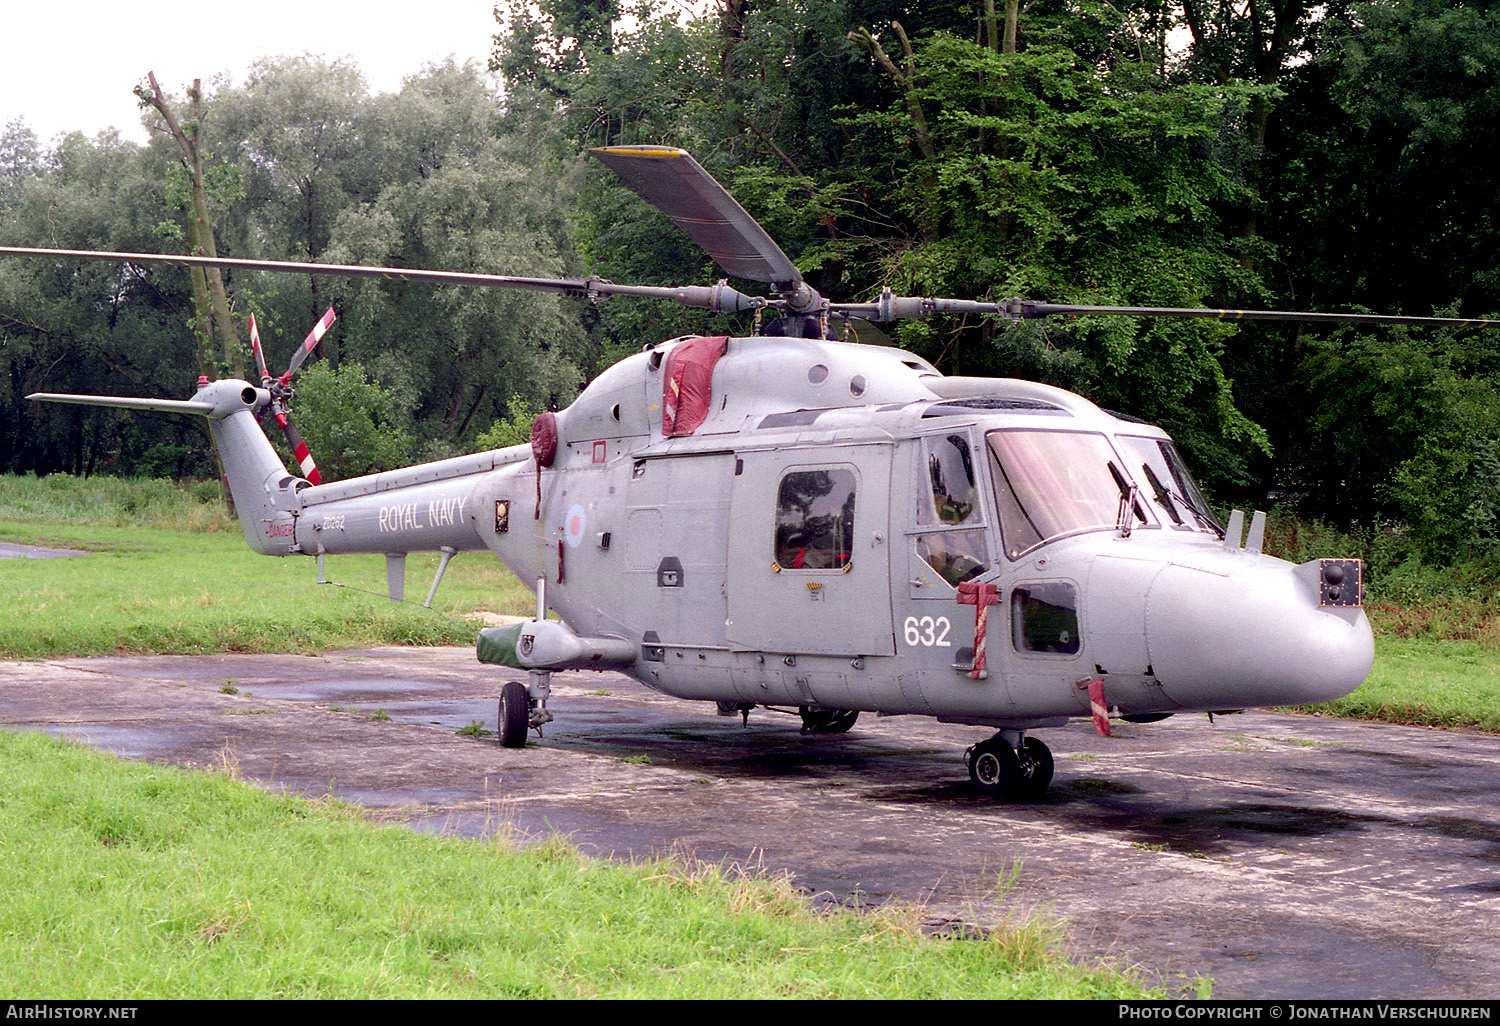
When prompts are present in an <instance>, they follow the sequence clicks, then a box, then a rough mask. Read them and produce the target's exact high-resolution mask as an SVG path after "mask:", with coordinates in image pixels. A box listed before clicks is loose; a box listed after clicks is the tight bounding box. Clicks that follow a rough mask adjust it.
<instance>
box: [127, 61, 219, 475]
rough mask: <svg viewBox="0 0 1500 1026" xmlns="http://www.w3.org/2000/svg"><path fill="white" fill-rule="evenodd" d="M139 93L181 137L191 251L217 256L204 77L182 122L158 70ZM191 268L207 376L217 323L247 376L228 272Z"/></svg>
mask: <svg viewBox="0 0 1500 1026" xmlns="http://www.w3.org/2000/svg"><path fill="white" fill-rule="evenodd" d="M136 95H137V96H139V97H140V99H141V103H142V104H144V105H149V106H151V107H154V108H155V109H156V111H157V113H159V114H160V115H161V118H162V123H163V124H164V125H165V128H166V131H167V133H168V134H169V135H170V136H171V137H172V139H173V141H175V142H176V143H177V147H178V150H179V151H180V153H181V157H180V167H181V168H182V170H183V173H184V174H185V175H186V190H185V192H186V195H185V196H184V197H183V199H182V204H183V206H184V208H185V209H186V212H187V251H188V253H190V254H193V255H195V256H207V257H217V256H218V255H219V248H218V244H217V243H216V242H215V241H214V229H213V220H212V217H211V215H210V213H209V194H210V192H211V191H214V190H213V187H212V185H211V184H210V181H209V175H210V165H209V161H208V159H207V157H206V156H205V154H204V150H203V147H202V145H201V143H200V133H201V129H202V125H203V90H202V82H201V80H199V79H194V80H193V86H192V88H191V89H189V90H188V104H189V109H190V111H191V112H192V116H191V118H190V120H188V121H187V122H186V123H185V124H184V123H180V122H179V121H178V119H177V116H176V115H175V114H174V113H173V111H172V108H171V106H170V105H169V104H168V102H167V99H166V96H165V94H164V93H163V92H162V90H161V86H159V85H158V84H157V82H156V73H155V72H148V73H147V75H146V82H144V83H142V84H140V85H137V86H136ZM190 274H191V276H192V281H193V309H194V314H195V320H196V324H195V330H196V335H197V338H198V363H199V370H200V372H201V373H202V374H203V375H204V376H206V377H208V378H217V377H218V376H219V375H218V373H216V368H215V361H214V358H213V329H214V328H216V329H217V330H218V333H219V340H220V352H221V355H222V359H223V363H224V366H225V368H226V369H227V370H228V371H229V373H230V374H231V375H232V376H234V377H237V378H243V377H244V376H245V354H244V350H243V348H242V347H241V344H240V335H239V331H238V330H236V328H235V325H234V318H233V316H232V314H231V312H230V308H229V297H228V295H227V294H226V293H225V291H224V276H223V273H222V272H221V271H220V270H219V268H217V267H202V266H195V267H193V268H192V269H191V271H190ZM210 324H211V325H212V326H213V327H212V328H211V327H210ZM226 494H227V493H226Z"/></svg>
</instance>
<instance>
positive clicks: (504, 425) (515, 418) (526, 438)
mask: <svg viewBox="0 0 1500 1026" xmlns="http://www.w3.org/2000/svg"><path fill="white" fill-rule="evenodd" d="M541 412H542V411H541V410H539V409H537V408H536V407H535V406H533V405H531V404H530V403H528V402H526V401H524V400H521V399H515V400H512V402H511V404H510V413H508V414H507V415H506V416H504V417H501V418H500V419H499V420H497V421H495V423H493V424H491V425H490V426H489V428H488V430H486V431H482V432H480V435H479V437H478V438H476V439H475V440H474V441H475V444H477V445H478V446H479V448H481V449H504V448H507V447H509V446H512V445H526V444H528V443H529V442H530V441H531V425H532V422H533V421H535V420H536V418H537V416H538V414H540V413H541Z"/></svg>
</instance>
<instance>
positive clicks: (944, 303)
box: [829, 291, 1500, 328]
mask: <svg viewBox="0 0 1500 1026" xmlns="http://www.w3.org/2000/svg"><path fill="white" fill-rule="evenodd" d="M829 311H830V312H831V313H839V314H844V315H846V316H850V317H867V318H869V319H870V320H872V321H897V320H904V319H907V318H919V317H930V316H932V315H933V314H994V315H996V316H999V317H1004V318H1005V319H1007V320H1012V321H1023V320H1033V319H1036V318H1039V317H1069V316H1071V317H1080V316H1084V315H1086V314H1092V315H1098V316H1104V317H1187V318H1207V319H1210V320H1218V321H1297V322H1301V323H1304V324H1319V323H1322V324H1410V325H1417V326H1421V327H1438V326H1443V325H1452V326H1455V327H1462V328H1497V327H1500V320H1486V319H1484V318H1474V317H1406V316H1400V315H1396V314H1364V313H1308V312H1305V311H1300V310H1220V309H1215V308H1212V307H1172V306H1080V305H1076V304H1071V303H1042V302H1038V301H1037V300H1034V299H1002V300H999V301H997V302H992V303H987V302H981V301H979V300H971V299H927V298H918V297H914V296H896V295H892V294H891V293H890V292H889V291H887V292H885V293H883V294H882V295H881V297H880V298H879V299H877V300H876V301H875V302H873V303H833V304H831V305H830V306H829Z"/></svg>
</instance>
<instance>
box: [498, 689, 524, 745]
mask: <svg viewBox="0 0 1500 1026" xmlns="http://www.w3.org/2000/svg"><path fill="white" fill-rule="evenodd" d="M530 730H531V696H530V695H529V694H528V693H527V691H526V685H525V684H522V683H521V682H520V681H515V680H513V681H508V682H506V684H505V686H504V687H502V688H501V689H500V743H501V744H502V745H504V746H505V747H506V748H525V747H526V734H527V733H528V732H529V731H530Z"/></svg>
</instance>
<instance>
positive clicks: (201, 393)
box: [0, 146, 1500, 800]
mask: <svg viewBox="0 0 1500 1026" xmlns="http://www.w3.org/2000/svg"><path fill="white" fill-rule="evenodd" d="M590 153H591V154H592V155H593V156H594V157H595V158H597V159H598V160H599V161H601V162H602V163H603V164H604V165H605V166H606V167H608V168H609V169H610V170H612V171H613V172H614V173H615V174H617V175H618V176H619V177H620V178H621V179H622V180H623V182H624V183H625V184H626V185H627V186H628V187H630V188H631V189H632V190H634V191H635V192H636V193H638V194H639V195H640V196H641V197H642V198H644V199H645V200H646V201H647V202H648V203H650V204H651V205H653V206H655V207H656V208H658V209H659V210H661V211H662V212H664V213H665V214H667V215H668V217H670V218H671V219H672V220H673V221H674V222H676V223H677V224H678V226H679V227H681V228H682V229H683V230H684V231H685V232H686V233H687V234H688V235H689V236H690V237H691V238H692V239H693V240H694V241H695V242H696V243H697V244H698V245H699V246H701V247H702V248H703V249H704V250H706V251H707V252H708V253H709V255H710V256H711V257H712V258H713V259H714V261H715V262H716V263H717V264H718V266H719V267H720V268H721V269H722V270H723V271H724V272H725V273H726V274H727V275H730V276H734V277H737V278H743V279H747V280H750V281H756V282H762V283H765V284H767V285H769V286H770V291H771V292H772V293H773V294H772V295H771V296H768V297H756V296H750V295H747V294H745V293H742V292H740V291H738V290H737V289H734V288H732V287H731V286H730V285H729V284H728V281H727V278H726V279H724V280H721V281H720V282H719V283H718V284H716V285H713V286H689V287H681V288H663V287H654V286H634V285H624V284H616V283H614V282H610V281H607V280H605V279H602V278H598V277H587V278H568V279H546V278H517V277H509V276H500V275H484V274H466V273H461V272H447V271H423V270H410V269H393V268H379V267H367V266H351V265H334V264H316V263H295V262H281V261H256V260H243V259H234V258H206V257H201V256H177V255H159V254H125V253H103V252H90V251H70V250H39V249H22V248H4V249H0V255H5V254H11V255H27V256H48V257H51V258H54V259H59V258H77V259H104V260H133V261H157V262H164V263H173V264H188V265H192V264H209V263H212V264H215V265H217V266H223V267H241V268H247V269H262V270H265V269H269V270H277V271H289V272H297V273H315V274H332V275H362V276H374V277H387V278H403V279H420V280H431V281H441V282H447V283H456V284H464V283H467V284H474V285H482V286H496V287H505V288H522V289H533V290H546V291H554V292H560V293H565V294H570V295H579V296H586V297H588V298H590V299H598V298H602V297H605V296H609V295H635V296H646V297H653V298H657V299H663V300H667V301H671V302H676V303H679V304H681V305H684V306H688V307H693V308H698V309H704V310H709V311H713V312H720V313H738V312H753V313H754V314H755V315H756V329H757V330H755V331H754V332H752V334H751V335H749V336H744V337H734V336H730V335H722V336H688V337H682V338H676V339H671V340H668V341H663V342H660V343H653V344H648V345H646V346H645V347H644V348H643V349H642V351H640V352H638V353H636V354H634V355H631V356H629V357H627V358H625V359H623V360H621V361H620V362H618V363H616V364H615V365H613V366H611V367H609V368H608V369H606V370H605V371H604V372H603V373H601V374H600V375H599V376H598V377H597V378H595V379H594V380H593V381H592V382H591V383H590V384H588V385H587V386H586V387H585V388H584V389H583V391H582V392H581V393H580V394H579V395H578V397H577V399H575V400H574V401H573V403H572V404H571V405H569V406H568V407H567V408H565V409H562V410H559V411H556V412H545V413H542V414H541V415H539V416H538V417H537V418H536V420H535V422H534V424H533V425H532V430H531V438H530V442H529V444H526V443H523V444H521V445H516V446H511V447H508V448H503V449H497V450H492V451H488V452H481V453H476V454H473V455H468V456H461V457H456V458H453V459H446V460H441V461H438V462H434V463H427V464H422V465H418V466H412V467H407V468H404V469H399V470H392V471H388V472H384V473H378V474H372V475H368V476H364V477H357V478H353V479H350V480H345V481H337V482H333V483H328V484H318V483H314V481H312V480H309V478H308V477H304V476H298V475H297V474H294V473H291V472H289V471H288V470H287V468H286V467H285V466H284V465H283V463H282V460H281V458H280V457H279V456H278V455H277V453H276V451H275V449H274V448H273V447H272V445H271V443H270V441H269V440H268V439H267V437H266V434H265V433H264V432H263V430H262V428H261V426H260V419H259V418H260V417H264V416H265V415H266V414H267V413H270V414H274V416H275V419H276V420H277V422H278V424H281V426H282V427H283V428H284V429H286V428H288V427H289V419H288V417H287V407H286V399H287V397H288V395H289V387H288V386H289V382H290V378H291V374H292V373H293V372H294V371H295V370H296V368H297V366H298V365H299V364H300V363H301V361H302V359H304V358H305V357H306V355H307V354H308V353H309V352H310V351H311V348H312V346H313V345H315V344H316V339H315V338H314V337H313V335H309V337H308V341H307V342H306V343H304V345H303V347H302V348H300V349H299V350H298V352H297V355H296V356H294V358H293V365H292V366H291V367H289V368H288V371H287V372H286V373H285V374H283V375H282V376H281V377H279V378H273V377H272V376H271V375H270V374H269V373H268V372H267V370H266V368H265V362H264V358H263V356H262V355H261V352H260V349H259V347H258V346H257V347H256V349H255V353H256V358H257V363H258V365H259V369H260V374H261V381H260V383H258V384H256V383H251V382H248V381H242V380H219V381H213V382H210V381H207V380H201V381H200V382H199V386H198V389H197V392H196V394H195V395H193V396H192V397H191V398H189V399H181V400H173V399H137V398H120V397H105V396H85V395H66V394H56V393H37V394H34V395H32V396H30V397H29V398H31V399H33V400H39V401H49V402H64V403H77V404H85V405H97V406H112V407H120V408H125V409H135V410H154V411H161V412H174V413H187V414H193V415H197V416H202V417H205V418H207V420H208V423H209V428H210V431H211V434H212V437H213V441H214V443H215V445H216V446H217V448H218V450H219V453H220V456H221V459H222V464H223V467H224V472H225V476H226V478H227V480H228V483H229V487H230V491H231V494H232V496H233V499H234V505H235V508H236V510H237V511H238V515H239V519H240V526H241V529H242V531H243V534H244V536H245V539H246V541H247V542H248V543H249V545H250V547H251V548H252V549H254V550H255V551H257V552H259V553H263V554H265V555H272V556H286V555H294V554H296V555H304V556H315V557H317V559H318V566H319V579H320V580H321V579H322V560H323V557H324V556H326V555H340V554H345V553H377V554H383V555H384V556H385V559H386V568H387V584H388V592H389V595H390V597H391V599H393V600H401V599H403V598H404V588H405V577H406V573H405V559H406V556H407V554H408V553H411V552H417V551H435V552H439V553H441V559H440V561H439V565H438V569H437V572H436V575H435V577H434V579H433V581H432V585H431V590H430V591H429V593H428V603H429V604H430V603H431V600H432V596H433V594H435V592H436V590H437V587H438V585H439V583H440V582H441V580H442V577H443V574H444V571H445V569H446V568H447V566H448V563H449V560H450V559H451V558H452V557H453V556H454V555H455V554H457V553H459V552H491V553H493V554H494V555H495V556H497V557H498V558H499V559H500V560H501V561H502V562H503V563H504V564H505V565H506V566H507V567H508V568H509V569H510V570H511V571H512V572H513V573H514V574H515V575H516V576H517V577H518V578H519V579H520V580H521V581H523V582H526V583H528V584H529V585H530V586H531V587H533V589H534V591H535V594H536V609H535V614H534V616H533V617H532V618H531V619H529V620H527V621H525V622H521V623H517V624H510V625H504V626H492V627H486V628H484V629H483V630H481V631H480V632H479V636H478V639H477V642H476V654H477V658H478V660H479V661H480V662H483V663H486V664H492V665H496V666H500V667H505V668H509V669H512V670H519V671H523V672H524V673H525V675H526V679H525V681H524V682H523V681H521V680H517V679H511V680H508V681H506V682H504V683H503V684H502V685H501V687H500V689H499V696H498V709H497V718H498V729H497V731H496V733H497V735H498V738H499V742H500V744H502V745H504V746H506V747H509V748H520V747H524V746H525V744H526V743H527V740H528V738H529V736H530V734H531V732H532V731H537V732H540V730H541V728H542V727H543V725H545V724H546V723H548V722H550V721H552V719H553V712H552V710H551V708H550V707H549V704H548V703H549V699H550V696H551V679H552V675H553V674H554V673H557V672H559V671H564V670H613V671H620V672H623V673H625V674H627V675H629V676H630V677H632V678H634V679H635V680H637V681H639V682H640V683H642V684H644V685H645V686H647V687H649V688H652V689H655V690H657V691H659V692H662V693H664V694H667V695H671V696H675V697H677V698H681V699H687V700H696V701H704V702H710V703H714V704H715V705H716V708H717V711H718V712H719V713H721V714H723V715H727V716H733V715H739V716H740V717H741V718H742V722H748V717H749V714H750V713H751V711H753V710H755V709H757V708H761V707H764V708H766V709H771V710H777V711H787V712H792V713H794V714H795V715H797V716H800V718H801V721H802V725H803V729H804V730H805V731H808V732H812V733H841V732H844V731H848V730H849V729H851V727H853V725H854V724H855V722H856V720H857V718H858V717H859V716H860V715H861V714H864V713H875V714H877V715H880V716H900V715H911V716H926V717H934V718H936V719H937V720H940V721H943V722H950V723H960V724H968V725H973V726H975V727H981V728H985V729H987V730H990V731H992V732H993V733H992V735H991V736H990V737H988V738H986V739H983V740H980V741H979V742H978V743H976V744H975V745H973V746H972V747H971V748H969V749H968V750H967V751H966V752H965V753H964V761H965V764H966V767H967V770H968V774H969V777H970V780H971V782H972V783H973V785H974V786H975V787H976V788H977V789H978V790H979V791H981V792H982V793H984V794H987V795H992V796H995V797H997V798H1003V799H1022V800H1024V799H1034V798H1037V797H1039V796H1041V795H1042V794H1043V793H1044V792H1045V791H1046V789H1047V788H1048V786H1049V784H1050V783H1051V780H1052V777H1053V772H1054V760H1053V756H1052V754H1051V752H1050V750H1049V749H1048V747H1047V745H1046V744H1045V743H1044V742H1042V741H1041V740H1040V739H1039V738H1037V737H1035V736H1033V734H1032V732H1033V731H1036V730H1040V729H1045V728H1050V727H1057V726H1061V725H1063V724H1065V723H1067V722H1068V721H1069V720H1071V719H1074V718H1091V719H1092V720H1093V723H1094V725H1095V728H1096V729H1097V730H1098V731H1099V732H1100V733H1101V734H1106V735H1107V734H1108V732H1109V729H1110V722H1111V721H1112V720H1114V719H1120V720H1125V721H1128V722H1133V723H1149V722H1153V721H1157V720H1161V719H1164V718H1166V717H1168V716H1172V715H1175V714H1177V713H1186V712H1208V713H1210V714H1214V713H1222V712H1230V711H1236V710H1240V709H1245V708H1250V707H1266V706H1283V705H1300V704H1310V703H1317V702H1323V701H1328V700H1331V699H1334V698H1337V697H1340V696H1342V695H1345V694H1347V693H1349V692H1350V691H1352V690H1354V689H1355V688H1356V687H1358V686H1359V685H1360V684H1361V683H1362V682H1363V681H1364V679H1365V678H1366V676H1368V674H1369V672H1370V669H1371V666H1372V663H1373V658H1374V642H1373V636H1372V632H1371V628H1370V624H1369V621H1368V619H1367V617H1366V615H1365V612H1364V609H1363V566H1362V564H1361V562H1360V561H1359V560H1357V559H1339V558H1325V559H1314V560H1310V561H1308V562H1305V563H1302V564H1300V565H1293V564H1292V563H1290V562H1287V561H1285V560H1281V559H1277V558H1274V557H1272V556H1270V555H1267V554H1266V553H1265V552H1263V551H1262V549H1263V541H1264V532H1265V522H1266V521H1265V514H1264V513H1262V512H1254V513H1253V514H1252V516H1251V517H1250V520H1249V529H1248V533H1247V532H1246V521H1245V516H1244V513H1243V512H1242V511H1234V512H1233V513H1231V515H1230V516H1229V517H1228V522H1227V523H1221V522H1220V520H1219V519H1218V517H1217V516H1216V514H1215V513H1214V512H1213V511H1212V510H1211V509H1210V507H1209V504H1208V502H1207V501H1206V500H1205V498H1204V496H1203V493H1202V492H1201V490H1200V489H1199V487H1198V486H1197V484H1196V483H1195V482H1194V480H1193V477H1192V475H1191V474H1190V473H1189V471H1188V468H1187V466H1186V464H1185V462H1184V460H1183V459H1182V457H1181V455H1180V453H1179V452H1178V451H1177V448H1176V447H1175V445H1174V444H1173V441H1172V439H1171V437H1170V436H1169V435H1168V434H1167V433H1166V432H1165V431H1163V430H1162V429H1160V428H1158V427H1156V426H1153V425H1151V424H1147V423H1144V422H1142V421H1139V420H1136V419H1133V418H1131V417H1128V416H1125V415H1121V414H1116V413H1111V412H1108V411H1105V410H1103V409H1101V408H1100V407H1098V406H1096V405H1095V404H1094V403H1092V402H1090V401H1089V400H1087V399H1085V398H1083V397H1082V396H1080V395H1077V394H1074V393H1071V392H1068V391H1065V390H1063V389H1061V388H1056V387H1053V386H1049V385H1045V384H1040V383H1037V382H1032V381H1025V380H1019V379H994V378H978V377H956V376H945V375H943V374H941V373H940V372H939V371H938V370H937V369H936V367H934V366H933V365H932V364H931V363H929V362H928V361H926V360H925V359H923V358H922V357H920V356H918V355H916V354H914V353H910V352H906V351H903V350H901V349H898V348H894V347H891V346H877V345H870V344H864V343H859V342H850V341H845V340H842V339H841V338H839V337H838V333H837V332H835V331H834V330H832V328H833V325H834V323H835V322H837V321H840V320H843V321H847V320H848V319H850V318H864V319H868V320H873V321H891V320H897V319H900V318H906V317H925V316H929V315H932V314H935V313H973V314H987V315H991V316H996V317H1001V318H1006V319H1010V320H1017V319H1029V318H1038V317H1049V316H1054V315H1079V314H1113V315H1127V316H1170V317H1213V318H1222V319H1238V320H1255V319H1261V320H1296V321H1314V322H1316V321H1336V322H1350V321H1353V322H1366V323H1404V324H1468V325H1481V326H1485V327H1493V326H1496V325H1500V322H1496V321H1472V320H1460V319H1456V318H1420V317H1396V316H1384V315H1377V314H1326V313H1295V312H1287V311H1265V310H1209V309H1192V308H1189V309H1180V308H1156V307H1100V306H1075V305H1064V304H1052V303H1043V302H1038V301H1033V300H1018V299H1005V300H999V301H996V302H981V301H974V300H959V299H942V298H916V297H902V296H895V295H893V294H892V293H891V292H890V291H889V290H888V289H887V290H885V291H884V292H883V293H882V294H881V295H880V296H879V297H877V298H876V299H875V300H874V301H872V302H865V303H834V302H830V301H829V300H827V299H825V298H824V297H823V296H821V295H819V294H818V293H817V291H816V290H815V289H813V288H812V286H811V285H809V284H808V282H806V281H805V280H804V278H803V277H802V275H801V273H800V272H799V271H798V269H797V268H796V266H795V265H794V264H793V263H792V261H791V260H790V258H788V257H787V256H786V255H785V254H784V253H783V252H782V251H781V249H780V248H779V247H778V246H777V245H776V243H775V242H774V241H773V240H772V239H771V238H770V236H769V235H768V234H767V233H766V232H765V231H764V229H762V228H761V226H760V225H758V224H757V223H756V222H755V221H754V219H753V218H752V217H751V216H750V215H749V214H748V213H746V212H745V210H744V209H743V208H742V207H740V205H739V204H738V203H737V202H736V201H735V200H734V199H733V197H732V196H731V195H730V194H729V193H728V192H727V190H725V189H724V188H723V186H721V185H720V184H719V183H718V182H717V181H716V180H715V179H714V178H713V177H712V176H711V175H710V174H709V173H708V172H707V171H706V170H705V169H704V168H703V167H702V166H701V165H699V164H698V163H697V162H696V161H695V160H694V159H693V158H692V156H691V155H690V154H688V153H687V152H686V151H684V150H681V149H677V148H673V147H666V146H619V147H606V148H600V149H595V150H591V151H590ZM767 312H772V313H778V314H779V315H780V316H779V318H778V319H777V320H776V321H775V322H773V323H772V324H771V325H769V326H768V327H767V328H766V329H765V330H764V331H762V330H760V325H761V315H762V314H763V313H767ZM330 315H331V311H330ZM325 320H327V317H325ZM320 324H321V325H322V327H323V329H324V330H326V327H327V325H326V324H325V323H323V322H320ZM315 333H317V332H316V329H315ZM289 437H290V435H289ZM293 445H294V447H296V445H297V443H296V442H295V441H294V442H293ZM304 450H305V446H304V447H302V448H301V449H299V450H298V459H299V463H301V465H302V469H303V470H304V472H306V468H307V466H308V465H309V463H310V460H308V461H304V460H303V456H304ZM313 473H315V471H314V472H313ZM309 476H311V475H309ZM549 610H551V611H552V612H553V613H554V614H555V615H556V618H555V619H553V618H549V616H548V611H549Z"/></svg>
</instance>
